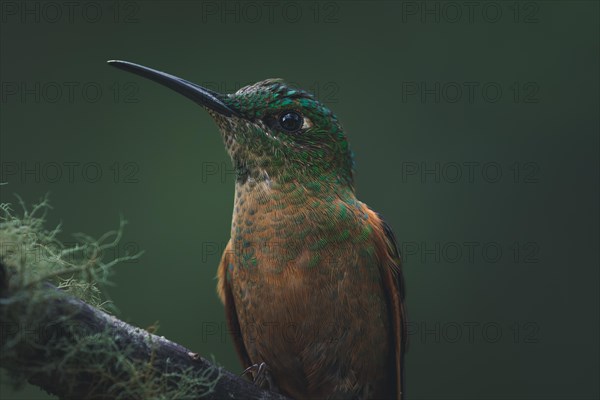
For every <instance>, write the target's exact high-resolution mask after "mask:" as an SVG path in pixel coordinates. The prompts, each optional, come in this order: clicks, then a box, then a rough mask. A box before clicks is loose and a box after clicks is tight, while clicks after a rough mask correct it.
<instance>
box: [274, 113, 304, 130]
mask: <svg viewBox="0 0 600 400" xmlns="http://www.w3.org/2000/svg"><path fill="white" fill-rule="evenodd" d="M303 125H304V117H302V114H300V113H298V112H296V111H285V112H284V113H282V114H281V115H280V116H279V126H281V128H282V129H283V130H285V131H287V132H296V131H297V130H299V129H300V128H302V126H303Z"/></svg>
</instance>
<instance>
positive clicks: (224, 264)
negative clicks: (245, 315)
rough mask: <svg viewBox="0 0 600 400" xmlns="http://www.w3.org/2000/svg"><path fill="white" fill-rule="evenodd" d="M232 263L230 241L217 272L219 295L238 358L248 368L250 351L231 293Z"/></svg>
mask: <svg viewBox="0 0 600 400" xmlns="http://www.w3.org/2000/svg"><path fill="white" fill-rule="evenodd" d="M232 262H233V260H232V245H231V240H230V241H229V243H227V246H226V247H225V251H224V252H223V256H222V257H221V263H220V264H219V269H218V270H217V279H218V284H217V293H218V294H219V297H220V298H221V301H222V302H223V304H224V305H225V315H226V316H227V325H228V326H229V331H230V332H231V336H232V337H233V342H234V344H235V350H236V352H237V354H238V357H239V358H240V361H241V362H242V366H243V367H244V368H247V367H249V366H250V365H251V364H252V363H251V362H250V357H249V356H248V351H247V350H246V346H245V345H244V340H243V339H242V332H241V330H240V323H239V321H238V316H237V311H236V309H235V302H234V300H233V293H232V292H231V279H232V278H233V276H232V274H233V268H230V265H232Z"/></svg>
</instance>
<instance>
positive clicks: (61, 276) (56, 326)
mask: <svg viewBox="0 0 600 400" xmlns="http://www.w3.org/2000/svg"><path fill="white" fill-rule="evenodd" d="M20 203H21V207H22V212H21V213H20V215H17V214H16V213H15V212H14V211H13V210H12V207H11V206H10V205H9V204H1V205H0V214H1V215H0V365H1V366H2V368H3V369H5V370H6V371H8V373H9V376H10V381H11V383H12V384H14V385H18V384H20V383H23V382H24V381H29V382H31V383H34V384H37V385H39V386H40V387H42V388H44V389H46V390H47V391H48V392H50V393H53V394H57V395H59V397H61V398H89V399H171V398H199V397H203V396H208V397H210V395H211V394H212V393H214V392H215V385H216V384H217V382H219V379H220V378H221V377H222V374H223V371H222V369H221V368H218V367H215V366H214V364H211V363H208V362H206V360H203V359H202V360H197V359H195V358H194V362H197V363H198V365H196V364H191V361H190V357H191V356H190V353H189V351H188V350H187V349H185V348H183V347H181V346H179V345H176V344H174V343H172V342H169V341H167V340H166V339H164V338H160V337H158V336H155V335H152V334H151V333H149V332H146V331H144V330H141V329H138V328H135V327H132V326H130V325H127V324H125V323H124V322H122V321H119V320H118V319H116V318H115V317H113V316H111V315H109V314H107V313H105V312H104V311H101V310H102V309H104V308H107V307H106V306H107V304H109V303H107V301H106V299H105V296H103V294H102V291H101V288H102V286H103V285H106V284H108V283H109V277H110V274H111V271H112V268H113V267H114V266H115V265H116V264H117V263H119V262H122V261H127V260H132V259H135V258H137V257H139V256H140V254H125V255H123V256H120V257H117V258H114V259H107V257H106V253H107V252H108V251H109V250H111V249H114V248H115V247H116V246H117V245H118V243H119V241H120V240H121V238H122V233H123V227H124V225H125V221H123V220H121V223H120V226H119V228H118V229H117V230H115V231H112V232H108V233H107V234H105V235H103V236H101V237H100V238H98V239H94V238H92V237H90V236H87V235H81V234H80V235H78V236H77V238H78V239H79V242H78V244H76V245H74V246H65V245H63V244H62V243H61V242H60V241H59V240H58V239H57V235H58V233H59V232H60V229H59V228H60V227H57V228H55V229H53V230H47V229H46V228H45V227H44V224H45V216H46V213H47V211H48V210H49V209H50V206H49V204H48V201H47V199H46V198H44V199H42V201H41V202H40V203H38V204H36V205H34V206H33V207H31V208H30V209H29V208H27V207H25V205H24V204H23V202H22V201H21V202H20ZM49 282H50V283H52V284H54V285H50V284H49ZM77 298H79V299H81V300H83V301H84V302H85V303H84V302H83V301H81V300H78V299H77Z"/></svg>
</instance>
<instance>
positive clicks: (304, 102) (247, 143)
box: [109, 61, 353, 188]
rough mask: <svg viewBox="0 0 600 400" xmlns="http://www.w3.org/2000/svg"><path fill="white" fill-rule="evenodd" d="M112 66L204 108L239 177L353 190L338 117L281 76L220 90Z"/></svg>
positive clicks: (122, 64) (154, 72)
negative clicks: (342, 187)
mask: <svg viewBox="0 0 600 400" xmlns="http://www.w3.org/2000/svg"><path fill="white" fill-rule="evenodd" d="M109 64H111V65H113V66H115V67H117V68H120V69H123V70H126V71H129V72H132V73H135V74H137V75H141V76H144V77H146V78H149V79H151V80H153V81H155V82H158V83H161V84H163V85H165V86H167V87H169V88H171V89H173V90H175V91H177V92H178V93H180V94H182V95H184V96H186V97H188V98H190V99H191V100H193V101H195V102H196V103H198V104H200V105H201V106H202V107H204V108H205V109H206V110H208V112H209V113H210V115H211V116H212V117H213V118H214V119H215V121H216V122H217V124H218V126H219V129H220V130H221V133H222V135H223V138H224V141H225V145H226V147H227V150H228V152H229V154H230V156H231V158H232V160H233V162H234V165H235V167H236V171H237V175H238V180H241V181H245V180H248V179H251V180H255V181H260V180H265V179H268V180H273V181H276V182H286V181H295V182H299V183H301V184H310V183H314V182H318V183H323V184H333V185H343V186H347V187H348V188H352V185H353V178H352V174H353V171H352V169H353V160H352V152H351V151H350V149H349V146H348V141H347V139H346V135H345V134H344V132H343V130H342V127H341V125H340V123H339V122H338V120H337V118H336V116H335V115H334V114H333V113H332V112H331V111H330V110H329V109H328V108H327V107H325V106H324V105H323V104H321V103H320V102H319V101H317V100H316V99H315V97H314V96H313V95H312V94H310V93H308V92H306V91H304V90H299V89H296V88H292V87H291V86H289V85H287V84H286V83H285V82H283V81H282V80H279V79H268V80H265V81H261V82H258V83H255V84H253V85H249V86H246V87H243V88H241V89H240V90H238V91H237V92H235V93H233V94H220V93H216V92H214V91H212V90H209V89H206V88H203V87H201V86H199V85H196V84H194V83H191V82H189V81H186V80H183V79H181V78H178V77H176V76H173V75H170V74H166V73H164V72H160V71H157V70H154V69H151V68H147V67H144V66H141V65H137V64H133V63H129V62H125V61H109Z"/></svg>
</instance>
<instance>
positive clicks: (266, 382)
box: [242, 362, 278, 392]
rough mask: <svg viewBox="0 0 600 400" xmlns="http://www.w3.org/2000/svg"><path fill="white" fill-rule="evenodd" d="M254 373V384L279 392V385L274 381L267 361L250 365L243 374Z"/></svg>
mask: <svg viewBox="0 0 600 400" xmlns="http://www.w3.org/2000/svg"><path fill="white" fill-rule="evenodd" d="M248 373H252V381H253V382H254V384H255V385H256V386H258V387H260V388H263V389H269V390H270V391H272V392H278V390H277V386H275V383H274V382H273V377H272V376H271V373H270V372H269V367H268V366H267V364H266V363H264V362H261V363H260V364H254V365H251V366H249V367H248V368H246V369H245V370H244V372H242V376H244V375H246V374H248Z"/></svg>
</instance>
